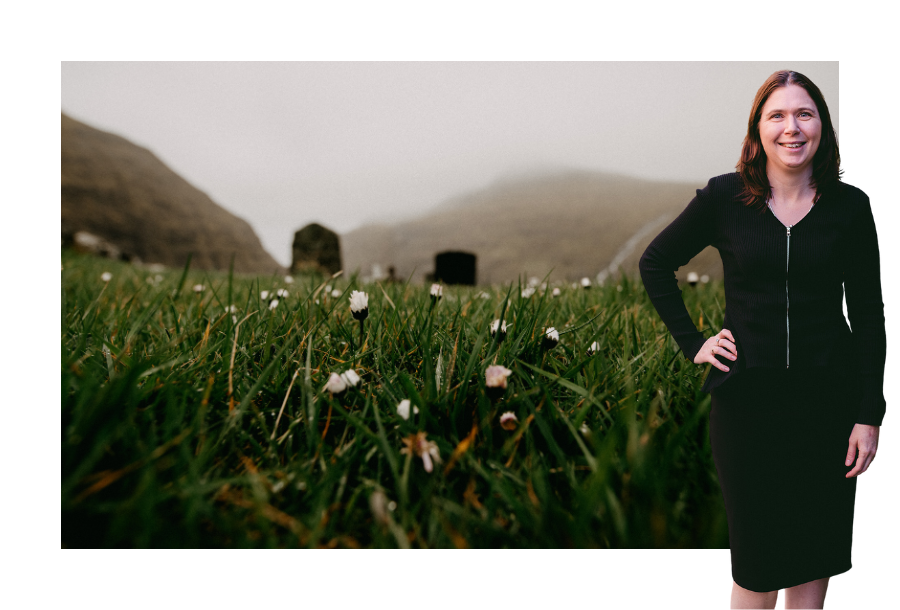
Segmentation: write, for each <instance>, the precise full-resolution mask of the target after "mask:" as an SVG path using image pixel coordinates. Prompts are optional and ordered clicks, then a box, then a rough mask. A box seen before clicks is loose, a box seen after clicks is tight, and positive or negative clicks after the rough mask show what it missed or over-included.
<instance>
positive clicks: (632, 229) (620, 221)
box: [341, 171, 722, 284]
mask: <svg viewBox="0 0 900 610" xmlns="http://www.w3.org/2000/svg"><path fill="white" fill-rule="evenodd" d="M703 186H704V185H703V184H687V183H676V182H654V181H648V180H640V179H636V178H629V177H625V176H620V175H615V174H605V173H599V172H587V171H571V172H564V173H558V174H552V175H544V176H536V177H532V178H522V179H516V180H505V181H500V182H497V183H495V184H494V185H492V186H490V187H488V188H486V189H484V190H482V191H478V192H474V193H471V194H469V195H467V196H464V197H459V198H454V199H453V200H451V201H448V202H446V203H445V204H444V205H443V206H442V207H441V208H439V209H438V210H437V211H435V212H432V213H430V214H428V215H426V216H424V217H422V218H418V219H415V220H411V221H407V222H403V223H400V224H397V225H394V226H368V227H363V228H361V229H357V230H355V231H352V232H350V233H348V234H346V235H344V236H342V238H341V241H342V248H343V253H344V260H345V267H346V269H347V270H349V271H353V270H355V269H360V270H361V271H362V273H363V274H364V275H365V274H368V273H371V269H372V265H373V264H379V265H381V266H382V267H383V268H387V266H388V265H395V266H396V268H397V275H399V276H400V277H403V278H405V277H407V276H408V275H409V274H410V273H412V272H413V269H414V268H415V269H416V273H415V276H414V278H413V279H414V281H416V282H420V281H422V280H423V279H424V274H425V273H427V272H430V271H431V270H433V268H434V254H435V253H436V252H439V251H442V250H457V249H458V250H467V251H471V252H474V253H475V254H477V255H478V283H479V284H489V283H495V282H502V281H508V280H514V279H515V278H517V277H518V276H519V275H521V274H525V275H527V276H538V277H543V276H544V275H545V274H546V273H547V272H549V271H550V270H551V269H553V273H552V275H551V279H567V280H576V279H579V278H581V277H584V276H587V277H590V278H591V279H592V280H593V279H595V278H596V276H597V274H598V273H599V272H600V271H601V270H603V269H608V267H609V265H610V264H611V263H613V262H617V263H618V264H619V266H620V268H621V270H622V271H624V272H627V273H637V262H638V260H639V258H640V255H641V254H642V253H643V251H644V249H645V248H646V247H647V244H649V243H650V241H651V240H652V239H653V238H654V237H655V236H656V234H657V233H659V231H660V230H661V229H662V228H664V227H665V226H666V225H667V224H668V222H670V221H671V220H672V219H674V218H675V216H676V215H677V214H678V213H680V212H681V211H682V210H683V209H684V207H685V206H686V205H687V204H688V202H689V201H690V200H691V198H693V197H694V195H695V192H696V189H697V188H702V187H703ZM688 271H696V272H697V273H699V274H701V275H702V274H708V275H710V276H711V277H714V278H721V277H722V263H721V260H720V258H719V254H718V252H717V251H715V250H714V249H712V248H707V249H706V250H704V251H703V252H701V253H700V254H699V255H698V256H697V257H695V258H694V260H692V261H691V262H690V263H689V264H688V265H686V266H685V267H683V268H682V269H681V270H680V272H679V273H678V275H679V278H683V277H684V276H685V275H686V274H687V272H688Z"/></svg>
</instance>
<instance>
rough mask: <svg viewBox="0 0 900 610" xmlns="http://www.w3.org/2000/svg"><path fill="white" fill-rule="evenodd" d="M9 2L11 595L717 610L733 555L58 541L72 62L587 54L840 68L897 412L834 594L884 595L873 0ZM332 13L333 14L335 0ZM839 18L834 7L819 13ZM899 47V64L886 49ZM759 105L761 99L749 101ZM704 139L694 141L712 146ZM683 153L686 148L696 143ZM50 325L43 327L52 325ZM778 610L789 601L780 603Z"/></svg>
mask: <svg viewBox="0 0 900 610" xmlns="http://www.w3.org/2000/svg"><path fill="white" fill-rule="evenodd" d="M291 6H292V8H291V9H290V10H285V9H283V8H282V7H281V5H279V4H277V3H269V2H254V3H252V4H249V3H240V4H237V3H234V4H231V3H227V2H218V3H200V2H196V3H185V2H171V1H162V2H155V3H153V4H136V3H121V2H78V3H68V4H66V5H61V6H54V5H53V4H52V3H31V4H28V5H25V4H24V3H19V4H17V5H15V6H12V7H6V8H5V9H4V10H5V19H4V25H5V26H6V27H5V28H4V39H3V41H2V43H0V44H2V49H3V51H4V52H3V55H2V56H3V61H4V94H3V101H2V104H3V111H4V112H3V117H4V119H5V120H4V124H3V134H4V143H3V144H4V145H3V147H2V155H3V158H2V164H0V167H3V168H4V170H5V171H4V179H5V182H6V184H7V185H9V184H12V185H14V187H13V189H12V192H9V190H8V188H7V192H6V193H5V197H4V203H5V204H6V205H4V212H5V222H4V223H3V225H2V226H3V229H4V237H5V239H4V240H3V249H4V250H3V253H4V256H3V261H4V263H3V271H4V278H5V280H6V282H5V284H4V286H5V288H6V290H5V292H4V296H5V298H4V299H2V303H3V305H2V307H3V311H2V313H3V320H4V322H5V324H4V327H5V331H6V332H5V333H4V335H3V337H4V339H5V341H4V344H3V350H2V358H3V360H2V364H3V366H2V369H0V370H2V371H3V385H4V387H5V388H9V389H11V390H12V391H11V392H7V393H5V394H6V399H7V400H6V401H5V402H6V404H4V405H3V407H4V413H5V414H6V418H5V421H4V426H3V427H2V430H3V442H2V445H0V446H2V447H3V449H2V450H3V458H4V460H3V463H4V466H5V471H6V476H5V477H4V483H5V485H4V487H3V489H4V495H3V500H4V502H3V509H2V510H3V517H4V521H5V523H4V525H5V527H4V532H5V534H6V535H5V537H4V551H5V553H4V555H5V558H6V561H5V564H6V570H5V578H4V581H5V590H4V598H5V600H7V602H6V604H4V605H6V606H8V607H14V608H18V607H51V606H53V607H63V608H72V607H76V608H80V607H86V608H87V607H90V608H123V607H127V608H159V607H163V606H165V607H177V608H180V607H237V606H248V605H250V604H253V605H266V606H273V605H282V604H288V605H290V606H299V605H304V606H305V605H312V604H315V605H325V606H326V607H345V606H348V605H349V604H351V603H359V604H362V605H364V606H369V607H371V606H378V607H380V606H394V607H397V606H406V605H416V606H424V607H428V608H459V607H477V608H483V607H490V606H501V605H502V606H511V605H518V606H520V607H528V608H531V607H541V606H547V607H566V606H569V607H603V608H662V607H666V608H693V609H696V608H727V607H728V604H729V595H730V590H731V578H730V565H729V553H728V551H727V550H722V551H711V550H684V551H662V550H659V551H646V550H639V551H634V550H615V551H564V550H556V551H482V552H471V551H470V552H457V551H432V552H409V553H401V552H391V551H362V552H331V553H329V552H321V551H306V552H277V553H276V552H269V553H265V552H252V553H251V552H237V551H227V552H222V551H219V552H214V551H188V552H175V551H149V552H148V551H127V552H123V551H79V550H65V551H63V550H60V548H59V545H60V531H59V508H58V507H59V503H58V502H59V491H58V490H59V488H60V487H59V453H58V451H59V449H58V447H59V445H58V442H59V441H58V439H59V438H60V436H59V419H58V415H57V413H58V412H57V411H56V406H57V405H58V404H59V403H58V402H57V401H58V397H59V396H60V393H59V392H60V388H59V377H58V374H57V372H56V370H57V369H56V367H57V366H58V365H57V363H58V362H59V360H58V359H57V358H58V356H59V352H58V349H59V347H58V346H59V342H58V337H59V335H58V331H59V327H58V326H57V324H58V320H59V317H58V316H59V313H58V312H59V301H58V298H59V297H58V296H55V295H58V294H59V293H58V291H57V288H56V287H55V286H54V285H53V282H51V281H50V278H52V277H54V274H55V273H56V265H57V264H58V259H57V251H56V247H57V246H56V244H58V243H59V242H58V241H57V239H58V237H57V232H58V231H57V229H58V226H57V225H56V224H55V221H54V219H56V218H59V216H58V209H59V208H58V205H59V183H58V176H59V174H58V168H59V159H60V157H59V123H58V121H59V110H60V105H59V100H60V96H59V91H60V61H61V60H101V59H120V58H121V59H153V60H166V59H172V60H174V59H217V60H230V59H265V60H269V59H288V58H290V59H325V60H338V59H362V58H365V59H410V58H419V59H453V60H462V59H481V58H485V59H516V60H533V59H534V60H536V59H566V60H568V59H592V60H614V59H615V60H619V59H640V60H659V59H676V60H691V59H698V60H701V59H702V60H710V59H723V60H741V59H744V60H751V59H752V60H782V59H785V58H788V59H790V58H796V59H804V60H839V61H840V96H841V99H840V118H841V141H840V146H841V154H842V164H843V167H844V169H845V180H846V182H848V183H850V184H853V185H855V186H858V187H860V188H862V189H863V190H864V191H866V193H868V195H869V196H870V198H871V200H872V206H873V209H874V213H875V219H876V223H877V226H878V232H879V237H880V247H881V253H882V257H883V265H882V281H883V286H884V301H885V304H886V310H885V311H886V316H887V322H888V326H887V332H888V345H889V347H888V349H889V352H888V363H887V374H886V378H885V379H886V381H885V395H886V398H887V402H888V414H887V417H886V418H885V425H884V426H883V427H882V437H881V446H880V448H879V452H878V457H877V458H876V460H875V462H874V463H873V465H872V467H871V468H870V470H869V472H867V473H865V474H864V475H863V476H862V477H861V479H860V481H859V486H858V491H857V499H856V518H855V529H854V548H853V564H854V567H853V569H852V570H851V571H850V572H848V573H846V574H842V575H839V576H836V577H835V578H833V579H832V582H831V585H830V587H829V591H828V598H827V604H828V605H827V607H829V608H878V607H888V606H891V605H893V604H894V603H895V602H892V601H891V600H892V599H893V597H892V596H893V590H894V582H893V579H895V578H896V575H895V573H894V572H895V571H896V560H895V557H896V549H897V545H898V542H900V537H898V525H897V523H898V522H897V520H896V517H895V514H896V504H895V500H896V496H897V493H896V481H897V466H898V458H897V435H896V433H895V432H894V431H895V430H896V426H897V423H896V422H895V420H896V415H895V414H894V413H895V411H896V408H897V400H898V397H900V396H898V390H897V378H898V375H897V373H898V368H897V358H896V352H897V350H896V347H895V346H896V345H897V343H896V342H897V340H898V336H900V335H898V326H897V321H898V319H900V305H898V303H900V295H898V291H897V286H898V282H897V279H896V277H897V276H896V266H897V263H898V260H900V258H898V248H900V241H898V240H897V239H896V238H895V236H894V233H895V232H896V229H897V226H898V221H900V218H898V213H897V207H896V206H897V194H896V187H895V186H894V184H895V180H896V177H895V175H896V170H895V165H896V163H897V159H898V155H897V142H898V141H900V140H898V121H897V118H896V113H895V107H896V100H897V90H896V89H897V87H896V84H895V82H896V76H895V73H896V66H895V63H894V60H893V58H894V57H895V56H896V44H895V42H896V35H895V32H894V31H893V28H894V24H895V20H894V19H892V18H889V16H887V15H884V14H877V15H874V14H873V15H870V14H867V13H866V12H865V11H864V10H863V9H862V8H854V7H859V6H862V4H861V3H856V4H851V5H845V6H844V7H843V10H842V12H840V13H836V12H827V11H826V10H825V8H824V6H820V5H814V4H795V3H784V2H782V3H754V4H749V5H734V8H726V6H731V5H725V4H723V3H719V2H715V3H714V2H707V3H693V4H691V3H684V2H680V3H671V4H669V5H666V6H665V7H663V8H655V7H653V6H652V5H646V4H643V3H640V4H632V5H629V6H632V7H633V8H630V9H625V8H622V7H621V5H615V6H613V7H603V8H599V5H598V4H597V3H591V4H588V3H584V4H582V3H567V2H562V3H559V2H558V3H556V4H555V5H554V9H553V10H552V11H550V10H549V9H548V8H547V6H546V5H544V4H539V3H534V2H515V3H513V2H503V3H485V2H478V3H475V2H454V3H440V4H435V3H428V4H425V3H420V2H378V3H360V2H342V3H328V4H326V3H316V4H311V3H292V4H291ZM325 6H328V7H329V8H327V9H326V8H323V7H325ZM826 12H827V14H826ZM887 58H891V62H888V59H887ZM748 104H749V101H748ZM710 137H715V134H714V133H699V134H697V137H696V139H692V138H686V140H687V141H686V147H688V148H689V146H690V145H694V144H696V145H698V146H702V142H703V140H704V139H706V138H710ZM686 154H689V153H686ZM48 321H51V322H50V323H49V324H48ZM779 607H783V595H782V599H781V600H779Z"/></svg>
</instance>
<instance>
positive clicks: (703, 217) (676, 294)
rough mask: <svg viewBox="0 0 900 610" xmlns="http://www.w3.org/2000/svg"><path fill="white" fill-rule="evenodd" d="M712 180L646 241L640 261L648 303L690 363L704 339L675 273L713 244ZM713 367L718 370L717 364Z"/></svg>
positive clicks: (713, 207)
mask: <svg viewBox="0 0 900 610" xmlns="http://www.w3.org/2000/svg"><path fill="white" fill-rule="evenodd" d="M713 180H715V178H713V179H712V180H710V181H709V183H708V184H707V185H706V187H705V188H703V189H702V190H698V191H697V196H696V197H694V198H693V199H692V200H691V202H690V203H689V204H688V206H687V207H686V208H685V209H684V211H683V212H682V213H681V214H680V215H679V216H678V218H676V219H675V220H673V221H672V223H671V224H670V225H669V226H668V227H666V228H665V229H663V231H662V232H661V233H660V234H659V235H657V236H656V238H655V239H654V240H653V241H652V242H650V245H649V246H647V249H646V250H645V251H644V254H643V256H641V261H640V270H641V279H642V280H643V282H644V288H645V289H646V290H647V295H648V296H649V297H650V301H651V302H652V303H653V306H654V307H656V311H657V312H658V313H659V317H660V318H662V321H663V322H665V324H666V326H667V327H668V329H669V332H670V333H672V337H674V339H675V341H676V342H677V343H678V346H679V347H680V348H681V351H682V353H683V354H684V356H685V357H686V358H687V359H688V360H690V361H691V362H694V361H695V358H696V357H697V355H698V353H699V352H700V350H701V348H702V347H703V346H704V343H706V341H707V339H705V338H704V337H703V334H702V333H701V332H700V331H699V330H697V327H696V326H695V325H694V322H693V320H691V316H690V314H688V310H687V307H685V305H684V299H682V297H681V290H679V288H678V280H676V279H675V271H676V270H677V269H678V268H679V267H682V266H684V265H686V264H687V263H688V261H690V260H691V259H692V258H693V257H695V256H696V255H697V254H698V253H699V252H700V251H701V250H703V248H705V247H706V246H708V245H710V244H711V243H712V241H713V238H714V231H715V221H716V212H717V210H716V205H715V203H716V202H715V200H714V198H713V196H712V185H713ZM729 334H730V333H729ZM732 340H733V338H732ZM722 355H724V354H722ZM710 359H711V360H715V358H710ZM714 364H715V365H716V366H718V367H719V368H722V366H721V365H720V363H718V361H715V362H714Z"/></svg>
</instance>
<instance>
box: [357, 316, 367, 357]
mask: <svg viewBox="0 0 900 610" xmlns="http://www.w3.org/2000/svg"><path fill="white" fill-rule="evenodd" d="M365 322H366V321H365V320H360V321H359V349H360V350H362V348H363V344H365V340H364V339H363V325H364V324H365Z"/></svg>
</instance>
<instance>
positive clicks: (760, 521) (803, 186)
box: [640, 71, 886, 608]
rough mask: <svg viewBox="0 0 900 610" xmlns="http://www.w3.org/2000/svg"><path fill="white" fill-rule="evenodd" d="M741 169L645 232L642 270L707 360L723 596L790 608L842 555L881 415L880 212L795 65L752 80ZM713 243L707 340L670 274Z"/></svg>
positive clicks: (810, 600)
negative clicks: (713, 301) (726, 572)
mask: <svg viewBox="0 0 900 610" xmlns="http://www.w3.org/2000/svg"><path fill="white" fill-rule="evenodd" d="M737 170H738V171H737V172H736V173H733V174H726V175H723V176H718V177H716V178H713V179H712V180H710V181H709V183H708V184H707V185H706V187H705V188H704V189H702V190H698V191H697V196H696V197H695V198H694V199H693V200H692V201H691V202H690V204H689V205H688V206H687V208H686V209H685V210H684V212H682V214H681V215H680V216H679V217H678V218H676V219H675V220H674V221H673V222H672V224H670V225H669V226H668V227H667V228H666V229H665V230H664V231H663V232H662V233H660V234H659V235H658V236H657V237H656V239H654V240H653V242H652V243H651V244H650V245H649V247H648V248H647V250H646V251H645V252H644V255H643V256H642V257H641V263H640V269H641V277H642V278H643V281H644V286H645V287H646V289H647V293H648V295H649V296H650V299H651V301H652V302H653V304H654V306H655V307H656V309H657V311H658V312H659V315H660V317H661V318H662V319H663V321H664V322H665V323H666V326H667V327H668V328H669V331H670V332H671V333H672V335H673V337H674V338H675V340H676V342H677V343H678V345H679V346H680V347H681V350H682V352H683V353H684V355H685V356H686V357H687V358H688V359H690V360H691V361H693V362H694V363H696V364H706V363H709V364H711V365H712V368H711V369H710V373H709V375H708V376H707V379H706V381H705V383H704V385H703V390H704V391H709V392H711V394H712V409H711V411H710V441H711V445H712V450H713V458H714V461H715V464H716V470H717V471H718V474H719V482H720V484H721V488H722V494H723V496H724V499H725V509H726V512H727V514H728V534H729V542H730V547H731V564H732V576H733V579H734V586H733V588H732V596H731V603H732V606H731V607H732V608H774V607H775V601H776V598H777V596H778V590H779V589H785V590H786V591H785V596H786V607H787V608H794V607H797V608H799V607H802V608H821V607H822V605H823V603H824V599H825V591H826V588H827V586H828V579H829V577H831V576H833V575H836V574H840V573H842V572H846V571H847V570H849V569H850V567H851V563H850V547H851V537H852V533H853V504H854V498H855V494H856V477H857V476H858V475H859V474H861V473H863V472H865V471H866V469H867V468H868V467H869V464H870V463H871V462H872V459H873V458H874V457H875V451H876V448H877V445H878V431H879V426H880V425H881V423H882V419H883V418H884V412H885V402H884V395H883V391H882V385H883V379H884V361H885V351H886V348H885V344H886V340H885V331H884V306H883V304H882V301H881V283H880V271H879V259H878V242H877V237H876V234H875V223H874V220H873V217H872V211H871V208H870V206H869V200H868V197H866V195H865V193H863V192H862V191H860V190H859V189H857V188H854V187H852V186H850V185H847V184H844V183H842V182H841V181H840V174H841V170H840V154H839V152H838V144H837V138H836V136H835V133H834V128H833V126H832V124H831V117H830V115H829V113H828V106H827V105H826V104H825V100H824V99H823V98H822V94H821V92H820V91H819V89H818V87H816V85H814V84H813V83H812V82H811V81H810V80H809V79H808V78H806V77H805V76H803V75H802V74H798V73H797V72H791V71H780V72H776V73H775V74H773V75H772V76H770V77H769V78H768V80H767V81H766V82H765V83H764V84H763V86H762V87H760V89H759V91H758V92H757V94H756V99H755V100H754V102H753V109H752V111H751V113H750V120H749V124H748V129H747V136H746V138H745V139H744V144H743V150H742V152H741V158H740V161H739V162H738V165H737ZM708 245H712V246H714V247H716V248H717V249H718V250H719V253H720V254H721V256H722V263H723V267H724V270H725V297H726V308H725V317H724V320H723V328H722V330H721V331H719V332H717V333H716V334H715V335H713V336H711V337H709V338H706V337H704V336H703V334H701V333H700V332H699V331H698V330H697V328H696V326H694V323H693V322H692V320H691V317H690V315H689V314H688V311H687V308H686V307H685V305H684V301H683V300H682V298H681V291H680V290H679V289H678V285H677V282H676V279H675V273H674V272H675V270H676V269H678V268H679V267H681V266H683V265H685V264H686V263H687V262H688V261H689V260H690V259H691V258H693V257H694V256H695V255H696V254H697V253H698V252H700V250H702V249H703V248H704V247H706V246H708ZM845 292H846V301H847V313H848V316H849V319H850V325H851V327H852V332H851V331H850V328H848V327H847V323H846V321H845V319H844V316H843V306H842V300H843V299H842V297H843V296H844V294H845Z"/></svg>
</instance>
